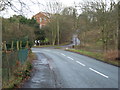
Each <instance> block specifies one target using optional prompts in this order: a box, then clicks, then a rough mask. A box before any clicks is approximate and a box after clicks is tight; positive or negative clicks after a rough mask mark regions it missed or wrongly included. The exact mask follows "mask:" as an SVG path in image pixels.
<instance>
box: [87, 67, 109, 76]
mask: <svg viewBox="0 0 120 90" xmlns="http://www.w3.org/2000/svg"><path fill="white" fill-rule="evenodd" d="M89 69H90V70H91V71H93V72H95V73H97V74H99V75H101V76H103V77H105V78H109V77H108V76H107V75H105V74H102V73H101V72H98V71H96V70H95V69H92V68H89Z"/></svg>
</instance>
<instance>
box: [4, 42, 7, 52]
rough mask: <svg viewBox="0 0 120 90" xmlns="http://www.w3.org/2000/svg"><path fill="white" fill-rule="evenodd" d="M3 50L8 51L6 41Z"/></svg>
mask: <svg viewBox="0 0 120 90" xmlns="http://www.w3.org/2000/svg"><path fill="white" fill-rule="evenodd" d="M3 50H4V51H5V52H6V51H7V46H6V41H4V42H3Z"/></svg>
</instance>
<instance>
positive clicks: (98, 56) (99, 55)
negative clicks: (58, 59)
mask: <svg viewBox="0 0 120 90" xmlns="http://www.w3.org/2000/svg"><path fill="white" fill-rule="evenodd" d="M66 51H71V52H75V53H78V54H82V55H85V56H88V57H91V58H95V59H96V60H99V61H103V62H105V63H108V64H112V65H115V66H119V67H120V64H119V63H120V61H119V60H110V59H105V58H104V55H103V53H99V52H89V51H85V50H79V49H67V50H66Z"/></svg>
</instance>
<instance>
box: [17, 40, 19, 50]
mask: <svg viewBox="0 0 120 90" xmlns="http://www.w3.org/2000/svg"><path fill="white" fill-rule="evenodd" d="M17 50H19V41H17Z"/></svg>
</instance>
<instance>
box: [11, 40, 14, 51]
mask: <svg viewBox="0 0 120 90" xmlns="http://www.w3.org/2000/svg"><path fill="white" fill-rule="evenodd" d="M13 45H14V41H12V44H11V51H13Z"/></svg>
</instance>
